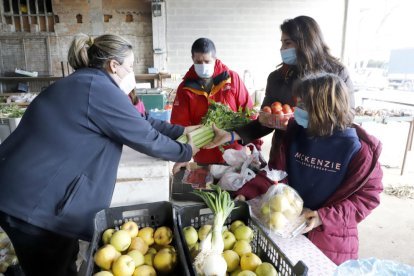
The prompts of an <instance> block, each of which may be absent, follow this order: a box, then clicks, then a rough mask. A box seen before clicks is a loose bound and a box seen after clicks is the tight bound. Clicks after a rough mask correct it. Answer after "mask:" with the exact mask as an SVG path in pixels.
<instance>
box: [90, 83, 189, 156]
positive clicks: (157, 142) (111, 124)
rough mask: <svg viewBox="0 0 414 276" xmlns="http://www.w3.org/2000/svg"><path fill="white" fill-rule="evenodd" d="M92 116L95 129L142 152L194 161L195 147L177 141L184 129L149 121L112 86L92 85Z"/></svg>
mask: <svg viewBox="0 0 414 276" xmlns="http://www.w3.org/2000/svg"><path fill="white" fill-rule="evenodd" d="M88 117H89V120H90V122H91V128H93V127H95V128H96V129H97V131H100V132H102V133H103V135H106V136H108V137H110V138H111V139H112V140H114V141H115V142H117V143H121V144H125V145H127V146H129V147H131V148H133V149H135V150H137V151H139V152H142V153H145V154H147V155H149V156H153V157H157V158H162V159H165V160H170V161H175V162H177V161H178V162H185V161H189V160H190V159H191V156H192V149H191V146H189V145H187V144H182V143H179V142H176V141H175V140H173V139H175V138H177V137H178V136H180V135H181V134H182V133H183V128H182V127H180V126H175V125H171V124H168V123H165V122H162V121H159V120H157V121H155V120H152V119H151V120H147V119H146V117H143V116H141V115H140V113H139V112H138V111H137V110H136V109H135V107H134V106H133V105H132V104H131V102H130V100H129V98H128V97H127V96H126V95H125V94H123V93H122V91H121V90H120V89H119V88H118V87H117V86H116V85H114V84H112V83H108V82H101V81H98V80H96V81H93V82H92V84H91V88H90V93H89V108H88ZM170 137H171V138H172V139H171V138H170Z"/></svg>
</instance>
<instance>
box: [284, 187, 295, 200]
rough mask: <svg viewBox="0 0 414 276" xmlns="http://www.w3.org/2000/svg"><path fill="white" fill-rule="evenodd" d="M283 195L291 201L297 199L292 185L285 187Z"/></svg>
mask: <svg viewBox="0 0 414 276" xmlns="http://www.w3.org/2000/svg"><path fill="white" fill-rule="evenodd" d="M283 195H284V196H285V197H286V198H287V200H288V201H289V202H292V201H293V200H294V199H295V192H294V190H293V189H292V188H290V187H284V188H283Z"/></svg>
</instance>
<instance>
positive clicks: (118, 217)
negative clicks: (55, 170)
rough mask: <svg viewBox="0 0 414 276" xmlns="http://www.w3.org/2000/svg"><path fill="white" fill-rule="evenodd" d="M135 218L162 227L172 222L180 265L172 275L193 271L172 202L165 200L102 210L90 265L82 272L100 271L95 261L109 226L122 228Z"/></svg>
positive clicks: (90, 247)
mask: <svg viewBox="0 0 414 276" xmlns="http://www.w3.org/2000/svg"><path fill="white" fill-rule="evenodd" d="M128 220H133V221H135V222H136V223H137V224H138V226H139V227H140V228H141V227H146V226H150V227H154V228H156V227H160V226H168V227H170V228H171V229H172V230H173V233H174V238H173V241H172V243H171V244H172V245H173V246H174V247H175V249H176V251H177V258H178V260H177V266H176V267H175V270H174V272H173V273H171V274H169V275H172V276H188V275H191V274H190V272H189V269H188V265H187V263H186V258H185V254H184V250H183V245H182V243H181V238H180V234H179V232H178V229H177V224H176V223H175V221H176V219H175V213H174V211H173V206H172V204H171V203H170V202H167V201H161V202H153V203H146V204H139V205H131V206H122V207H114V208H109V209H105V210H102V211H100V212H98V213H97V214H96V216H95V221H94V223H95V231H94V234H93V238H92V241H91V243H90V246H89V250H88V253H87V256H88V257H87V260H86V267H81V270H80V273H79V275H87V276H90V275H92V274H93V273H96V272H98V271H100V270H99V268H98V267H97V266H96V265H95V263H94V260H93V255H94V253H95V251H96V250H97V249H98V248H99V247H100V246H102V242H101V236H102V233H103V231H104V230H106V229H107V228H116V229H118V228H119V226H120V225H122V224H123V223H124V222H125V221H128Z"/></svg>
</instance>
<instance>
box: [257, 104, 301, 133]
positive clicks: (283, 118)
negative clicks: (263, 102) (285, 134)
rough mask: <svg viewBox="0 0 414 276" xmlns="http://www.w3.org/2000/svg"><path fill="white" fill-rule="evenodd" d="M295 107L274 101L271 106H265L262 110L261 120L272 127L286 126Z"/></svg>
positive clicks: (281, 127)
mask: <svg viewBox="0 0 414 276" xmlns="http://www.w3.org/2000/svg"><path fill="white" fill-rule="evenodd" d="M294 110H295V108H294V107H291V106H290V105H288V104H282V103H281V102H278V101H276V102H274V103H272V105H271V106H264V107H263V108H262V110H261V111H260V115H259V121H260V122H261V123H262V124H263V125H265V126H267V127H271V128H280V129H283V128H286V126H287V124H288V121H289V119H290V118H291V117H292V116H293V112H294Z"/></svg>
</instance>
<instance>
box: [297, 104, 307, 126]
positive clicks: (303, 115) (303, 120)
mask: <svg viewBox="0 0 414 276" xmlns="http://www.w3.org/2000/svg"><path fill="white" fill-rule="evenodd" d="M293 117H294V118H295V121H296V123H297V124H298V125H300V126H303V127H304V128H307V127H308V122H309V115H308V112H307V111H305V110H303V109H302V108H299V107H295V112H294V113H293Z"/></svg>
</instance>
